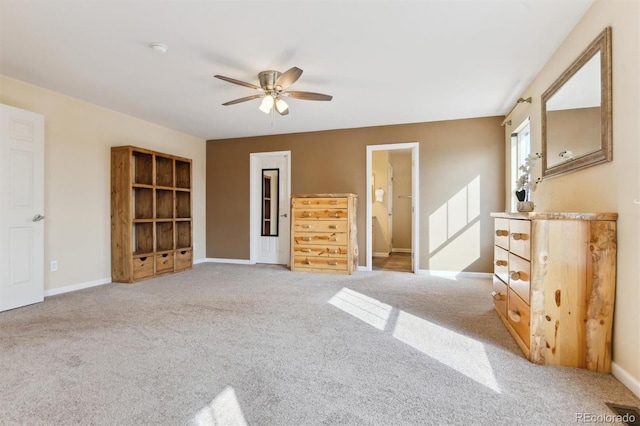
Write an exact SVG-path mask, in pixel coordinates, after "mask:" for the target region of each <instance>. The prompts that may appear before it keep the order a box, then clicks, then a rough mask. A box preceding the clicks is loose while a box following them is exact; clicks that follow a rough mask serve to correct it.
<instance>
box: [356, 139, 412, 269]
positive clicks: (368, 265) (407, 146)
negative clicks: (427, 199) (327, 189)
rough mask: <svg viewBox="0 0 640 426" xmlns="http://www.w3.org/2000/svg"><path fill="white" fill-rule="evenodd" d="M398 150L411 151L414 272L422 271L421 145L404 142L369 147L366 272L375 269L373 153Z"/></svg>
mask: <svg viewBox="0 0 640 426" xmlns="http://www.w3.org/2000/svg"><path fill="white" fill-rule="evenodd" d="M398 149H410V150H411V211H412V214H411V251H412V254H411V255H412V257H413V262H412V263H413V272H414V273H418V271H419V269H420V265H419V259H420V238H419V236H420V230H419V224H420V221H419V218H420V200H419V194H420V190H419V189H420V188H419V170H420V163H419V158H420V151H419V149H420V143H419V142H403V143H390V144H384V145H367V197H366V199H367V205H366V212H367V217H366V222H367V225H366V253H365V262H366V264H365V266H364V269H365V270H366V271H371V270H372V269H373V260H372V256H373V250H372V246H373V238H372V237H373V235H372V232H371V226H372V219H371V216H372V215H373V207H372V204H373V191H372V188H371V185H372V182H371V175H372V173H373V166H372V163H373V161H372V158H373V151H393V150H398Z"/></svg>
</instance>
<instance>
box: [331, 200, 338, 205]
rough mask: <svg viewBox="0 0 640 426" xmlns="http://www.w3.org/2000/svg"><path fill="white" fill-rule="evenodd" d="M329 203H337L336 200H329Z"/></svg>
mask: <svg viewBox="0 0 640 426" xmlns="http://www.w3.org/2000/svg"><path fill="white" fill-rule="evenodd" d="M329 204H332V205H334V206H335V205H336V204H338V200H329Z"/></svg>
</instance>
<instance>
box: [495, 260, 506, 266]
mask: <svg viewBox="0 0 640 426" xmlns="http://www.w3.org/2000/svg"><path fill="white" fill-rule="evenodd" d="M496 266H507V261H506V260H496Z"/></svg>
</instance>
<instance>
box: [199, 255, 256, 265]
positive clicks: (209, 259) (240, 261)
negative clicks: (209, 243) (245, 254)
mask: <svg viewBox="0 0 640 426" xmlns="http://www.w3.org/2000/svg"><path fill="white" fill-rule="evenodd" d="M194 263H234V264H236V265H255V264H256V262H252V261H250V260H248V259H221V258H218V257H207V258H204V259H198V260H197V261H196V262H194Z"/></svg>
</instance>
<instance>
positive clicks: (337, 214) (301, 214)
mask: <svg viewBox="0 0 640 426" xmlns="http://www.w3.org/2000/svg"><path fill="white" fill-rule="evenodd" d="M291 215H292V216H293V218H294V220H296V222H297V220H298V219H320V220H327V219H329V220H331V219H345V218H346V217H347V209H325V210H313V209H294V210H293V211H292V213H291Z"/></svg>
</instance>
